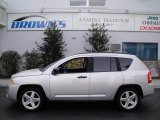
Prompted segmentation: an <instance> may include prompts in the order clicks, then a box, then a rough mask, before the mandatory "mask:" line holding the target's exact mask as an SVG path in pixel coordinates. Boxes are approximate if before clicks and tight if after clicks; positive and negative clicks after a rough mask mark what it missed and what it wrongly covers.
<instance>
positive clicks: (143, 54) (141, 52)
mask: <svg viewBox="0 0 160 120" xmlns="http://www.w3.org/2000/svg"><path fill="white" fill-rule="evenodd" d="M122 51H123V53H129V54H133V55H136V56H137V57H139V58H140V59H141V60H145V61H156V60H157V59H158V43H131V42H124V43H123V45H122Z"/></svg>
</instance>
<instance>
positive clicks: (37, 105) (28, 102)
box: [18, 88, 45, 111]
mask: <svg viewBox="0 0 160 120" xmlns="http://www.w3.org/2000/svg"><path fill="white" fill-rule="evenodd" d="M18 103H19V105H20V107H21V108H22V109H24V110H25V111H38V110H40V109H41V108H42V107H43V105H44V103H45V97H44V95H43V93H42V92H41V91H40V90H39V89H37V88H25V89H23V90H22V91H21V93H20V95H19V97H18Z"/></svg>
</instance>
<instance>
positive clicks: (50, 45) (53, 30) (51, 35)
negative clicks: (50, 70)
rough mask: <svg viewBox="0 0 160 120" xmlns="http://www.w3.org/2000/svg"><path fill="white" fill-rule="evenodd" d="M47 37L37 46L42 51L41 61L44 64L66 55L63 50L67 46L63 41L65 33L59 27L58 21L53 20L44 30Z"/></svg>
mask: <svg viewBox="0 0 160 120" xmlns="http://www.w3.org/2000/svg"><path fill="white" fill-rule="evenodd" d="M44 35H45V37H44V38H43V43H42V44H41V45H38V44H37V43H36V44H37V47H38V50H39V52H40V57H41V62H42V65H43V66H47V65H49V64H51V63H53V62H55V61H57V60H58V59H60V58H62V57H64V54H63V52H64V51H66V50H65V49H64V47H65V46H66V44H65V42H64V41H63V36H62V35H63V33H62V32H61V30H60V29H58V28H57V25H56V22H53V24H51V26H50V27H49V28H47V29H46V30H45V31H44Z"/></svg>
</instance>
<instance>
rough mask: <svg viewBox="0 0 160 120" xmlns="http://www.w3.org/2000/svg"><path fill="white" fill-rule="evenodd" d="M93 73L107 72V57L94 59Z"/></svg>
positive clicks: (108, 59)
mask: <svg viewBox="0 0 160 120" xmlns="http://www.w3.org/2000/svg"><path fill="white" fill-rule="evenodd" d="M93 66H94V67H93V71H94V72H109V71H110V58H109V57H95V58H94V62H93Z"/></svg>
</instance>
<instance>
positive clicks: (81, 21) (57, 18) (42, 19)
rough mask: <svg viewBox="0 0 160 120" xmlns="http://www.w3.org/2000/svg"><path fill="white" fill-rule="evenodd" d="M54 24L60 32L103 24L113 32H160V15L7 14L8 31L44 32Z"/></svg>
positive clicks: (86, 28) (85, 28)
mask: <svg viewBox="0 0 160 120" xmlns="http://www.w3.org/2000/svg"><path fill="white" fill-rule="evenodd" d="M53 22H55V23H56V24H57V27H58V28H59V29H62V30H88V29H89V28H90V27H91V24H93V23H98V24H105V27H106V29H108V30H113V31H160V15H134V14H99V13H36V14H8V30H45V29H46V28H49V27H51V25H52V24H53Z"/></svg>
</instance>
